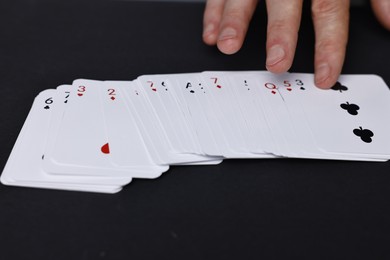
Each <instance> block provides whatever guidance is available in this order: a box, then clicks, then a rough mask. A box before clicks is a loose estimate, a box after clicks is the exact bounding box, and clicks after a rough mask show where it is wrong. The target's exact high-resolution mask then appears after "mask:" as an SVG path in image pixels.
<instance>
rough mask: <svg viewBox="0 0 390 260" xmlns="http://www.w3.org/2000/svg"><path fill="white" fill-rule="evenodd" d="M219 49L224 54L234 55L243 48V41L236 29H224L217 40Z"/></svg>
mask: <svg viewBox="0 0 390 260" xmlns="http://www.w3.org/2000/svg"><path fill="white" fill-rule="evenodd" d="M217 46H218V49H219V50H220V51H221V52H222V53H224V54H234V53H236V52H238V51H239V49H240V48H241V46H242V40H240V39H239V38H238V33H237V30H235V29H234V28H230V27H227V28H224V29H222V30H221V33H220V34H219V36H218V39H217Z"/></svg>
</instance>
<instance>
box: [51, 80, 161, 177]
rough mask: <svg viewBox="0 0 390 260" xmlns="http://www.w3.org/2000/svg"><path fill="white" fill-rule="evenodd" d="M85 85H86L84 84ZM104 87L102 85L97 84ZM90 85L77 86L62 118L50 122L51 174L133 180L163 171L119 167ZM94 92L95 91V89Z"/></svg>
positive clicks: (98, 104)
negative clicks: (152, 172)
mask: <svg viewBox="0 0 390 260" xmlns="http://www.w3.org/2000/svg"><path fill="white" fill-rule="evenodd" d="M84 83H85V84H84ZM95 83H96V84H101V83H100V82H95ZM96 87H97V86H94V85H93V83H92V82H91V81H86V80H77V81H75V82H74V85H73V87H72V91H71V93H70V97H69V99H68V102H67V104H66V106H65V109H64V112H63V115H62V116H61V117H60V116H56V117H54V118H53V120H52V122H51V128H52V130H51V132H52V133H54V134H53V135H51V136H49V141H48V147H47V151H46V156H45V160H44V169H45V170H46V171H47V172H50V173H52V174H68V175H75V174H77V175H90V176H117V177H132V176H137V177H138V176H143V174H149V171H150V170H152V169H153V171H157V172H158V173H156V174H155V175H159V174H161V171H160V170H161V169H160V168H158V169H156V168H155V167H151V168H152V169H151V168H150V167H142V166H134V167H116V166H115V165H113V164H112V161H111V158H110V146H109V143H108V136H107V131H106V126H105V121H104V117H103V111H102V109H101V105H100V96H99V91H98V89H97V88H96ZM94 88H95V89H94Z"/></svg>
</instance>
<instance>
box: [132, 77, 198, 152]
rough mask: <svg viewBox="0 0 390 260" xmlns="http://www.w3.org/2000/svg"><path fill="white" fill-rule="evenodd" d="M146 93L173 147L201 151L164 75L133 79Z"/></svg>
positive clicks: (187, 150)
mask: <svg viewBox="0 0 390 260" xmlns="http://www.w3.org/2000/svg"><path fill="white" fill-rule="evenodd" d="M135 82H136V83H137V84H138V85H139V86H140V88H142V89H143V93H145V94H146V96H147V99H148V102H149V104H150V105H151V108H152V110H153V113H154V114H156V115H157V117H158V118H159V120H160V123H161V125H162V127H163V128H164V131H165V134H166V136H167V138H168V139H169V141H170V143H171V144H172V147H173V149H175V150H176V151H177V152H181V153H197V154H200V153H201V149H200V145H199V143H198V142H197V138H196V136H195V132H194V130H193V129H190V128H189V123H188V118H186V117H185V114H184V113H183V112H182V111H181V107H180V105H179V103H178V98H177V95H176V93H175V86H174V84H172V82H171V81H170V80H169V78H168V77H166V76H164V75H145V76H140V77H138V79H137V80H136V81H135Z"/></svg>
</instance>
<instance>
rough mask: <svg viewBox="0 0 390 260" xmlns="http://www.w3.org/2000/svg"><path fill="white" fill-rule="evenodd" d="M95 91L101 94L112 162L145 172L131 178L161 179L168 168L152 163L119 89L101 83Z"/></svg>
mask: <svg viewBox="0 0 390 260" xmlns="http://www.w3.org/2000/svg"><path fill="white" fill-rule="evenodd" d="M95 90H96V91H98V92H99V93H100V102H101V106H102V111H103V115H104V125H105V128H106V130H107V136H108V137H107V138H108V143H109V144H110V160H111V161H112V163H113V164H114V165H115V166H117V167H133V168H138V169H142V170H144V171H145V173H144V174H141V175H137V176H134V177H139V178H141V177H143V178H156V177H158V176H160V175H161V173H162V172H163V171H166V170H167V169H168V167H167V166H160V165H157V164H155V163H154V162H153V161H152V159H151V157H150V154H149V151H148V149H147V147H146V146H145V143H144V141H143V139H142V135H141V133H140V130H139V128H138V127H137V124H136V122H135V120H134V118H133V117H132V115H131V114H130V113H129V111H128V109H127V107H126V103H125V102H126V98H125V95H124V94H123V93H122V89H121V88H120V87H119V86H118V85H116V84H115V83H114V82H104V83H102V84H101V86H98V87H97V88H96V89H95ZM95 90H94V91H95Z"/></svg>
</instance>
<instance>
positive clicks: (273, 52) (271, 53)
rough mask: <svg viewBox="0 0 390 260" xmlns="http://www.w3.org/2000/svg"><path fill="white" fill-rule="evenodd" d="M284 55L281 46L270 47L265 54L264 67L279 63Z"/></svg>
mask: <svg viewBox="0 0 390 260" xmlns="http://www.w3.org/2000/svg"><path fill="white" fill-rule="evenodd" d="M285 55H286V53H285V52H284V49H283V47H282V46H280V45H274V46H272V47H271V48H270V49H269V50H268V53H267V61H266V65H267V66H272V65H274V64H276V63H278V62H279V61H281V60H282V59H283V58H284V56H285Z"/></svg>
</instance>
